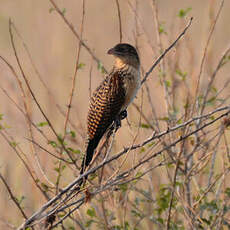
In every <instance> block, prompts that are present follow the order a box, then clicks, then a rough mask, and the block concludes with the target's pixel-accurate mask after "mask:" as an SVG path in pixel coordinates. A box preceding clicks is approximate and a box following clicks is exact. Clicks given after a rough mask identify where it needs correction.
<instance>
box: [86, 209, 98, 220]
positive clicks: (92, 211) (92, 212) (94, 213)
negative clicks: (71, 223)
mask: <svg viewBox="0 0 230 230" xmlns="http://www.w3.org/2000/svg"><path fill="white" fill-rule="evenodd" d="M86 213H87V215H89V216H90V217H92V218H93V217H95V216H96V212H95V209H94V208H91V209H90V208H89V209H88V210H87V212H86Z"/></svg>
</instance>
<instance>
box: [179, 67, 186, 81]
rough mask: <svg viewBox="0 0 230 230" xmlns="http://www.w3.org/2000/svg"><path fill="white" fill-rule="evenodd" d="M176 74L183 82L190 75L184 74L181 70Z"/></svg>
mask: <svg viewBox="0 0 230 230" xmlns="http://www.w3.org/2000/svg"><path fill="white" fill-rule="evenodd" d="M176 74H177V75H178V76H180V77H181V79H182V81H184V80H185V79H186V76H187V75H188V73H187V72H182V71H181V70H179V69H177V70H176Z"/></svg>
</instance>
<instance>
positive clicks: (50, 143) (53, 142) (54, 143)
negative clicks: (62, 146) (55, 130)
mask: <svg viewBox="0 0 230 230" xmlns="http://www.w3.org/2000/svg"><path fill="white" fill-rule="evenodd" d="M48 144H49V145H52V146H53V147H54V148H56V147H57V143H56V142H55V141H48Z"/></svg>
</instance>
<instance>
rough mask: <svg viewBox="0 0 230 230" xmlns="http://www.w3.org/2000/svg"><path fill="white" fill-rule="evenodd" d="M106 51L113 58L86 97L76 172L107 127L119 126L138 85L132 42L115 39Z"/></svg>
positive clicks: (87, 160)
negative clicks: (81, 149)
mask: <svg viewBox="0 0 230 230" xmlns="http://www.w3.org/2000/svg"><path fill="white" fill-rule="evenodd" d="M107 54H109V55H113V56H114V57H115V62H114V65H113V67H112V70H111V71H110V72H109V73H108V74H107V76H106V77H105V79H104V80H103V81H102V82H101V84H100V85H99V86H98V87H97V88H96V90H95V91H94V93H93V95H92V97H91V99H90V105H89V111H88V116H87V141H86V150H85V155H84V158H83V160H82V164H81V170H80V175H82V174H83V173H84V172H85V169H86V167H87V166H88V165H89V164H90V162H91V161H92V158H93V155H94V152H95V149H96V148H97V146H98V144H99V142H100V140H101V138H102V137H103V136H104V134H105V133H106V132H107V130H108V129H110V128H111V129H112V128H114V127H115V128H116V129H118V128H119V127H120V126H121V120H122V119H124V118H126V117H127V107H128V106H129V105H130V103H131V102H132V101H133V99H134V98H135V96H136V94H137V92H138V89H139V88H140V86H141V79H140V59H139V55H138V53H137V50H136V49H135V48H134V47H133V46H132V45H130V44H128V43H119V44H117V45H115V46H114V47H113V48H111V49H109V50H108V52H107ZM86 178H87V177H85V179H86ZM80 184H82V181H81V183H80Z"/></svg>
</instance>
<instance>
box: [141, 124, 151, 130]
mask: <svg viewBox="0 0 230 230" xmlns="http://www.w3.org/2000/svg"><path fill="white" fill-rule="evenodd" d="M141 128H144V129H149V128H150V125H148V124H144V123H142V124H141Z"/></svg>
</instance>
